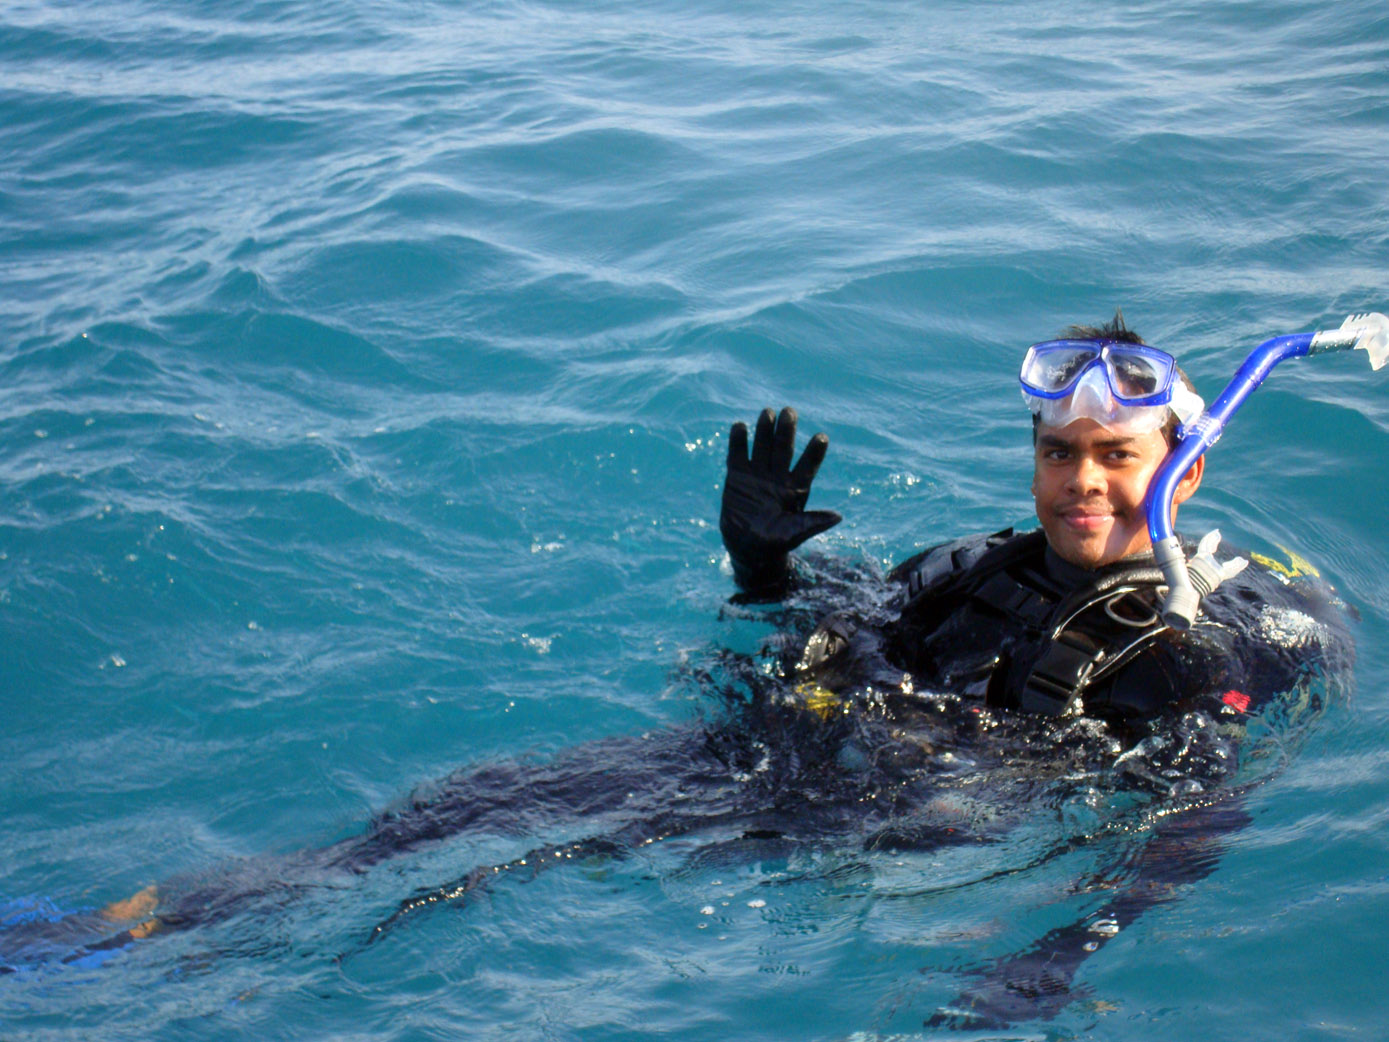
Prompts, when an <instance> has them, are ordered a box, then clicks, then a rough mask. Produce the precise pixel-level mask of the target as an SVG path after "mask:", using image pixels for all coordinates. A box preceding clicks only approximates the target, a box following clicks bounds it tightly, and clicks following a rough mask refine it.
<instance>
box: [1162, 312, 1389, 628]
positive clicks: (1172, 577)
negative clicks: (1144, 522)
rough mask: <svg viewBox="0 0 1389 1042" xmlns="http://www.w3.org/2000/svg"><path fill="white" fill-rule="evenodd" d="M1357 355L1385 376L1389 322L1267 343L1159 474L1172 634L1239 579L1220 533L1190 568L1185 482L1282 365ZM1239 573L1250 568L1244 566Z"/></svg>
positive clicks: (1188, 431)
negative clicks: (1180, 531) (1221, 555)
mask: <svg viewBox="0 0 1389 1042" xmlns="http://www.w3.org/2000/svg"><path fill="white" fill-rule="evenodd" d="M1355 348H1360V349H1362V350H1364V351H1365V353H1366V354H1368V355H1369V356H1370V367H1371V368H1372V369H1379V368H1380V367H1381V366H1383V365H1384V364H1385V362H1386V361H1389V318H1386V317H1385V316H1384V315H1381V314H1379V313H1378V312H1372V313H1366V314H1360V315H1351V316H1350V317H1349V318H1347V319H1346V320H1345V321H1344V322H1342V323H1341V327H1340V328H1339V329H1332V330H1323V331H1320V332H1316V333H1292V334H1289V335H1287V336H1276V337H1274V338H1272V339H1271V340H1265V341H1264V342H1263V343H1262V344H1260V345H1259V346H1258V347H1256V348H1255V349H1254V350H1253V351H1251V352H1250V354H1249V357H1248V358H1246V359H1245V360H1244V364H1243V365H1241V366H1240V367H1239V371H1238V372H1236V373H1235V375H1234V378H1233V379H1232V380H1231V381H1230V382H1229V384H1228V385H1226V387H1225V390H1223V391H1221V392H1220V397H1218V398H1217V399H1216V400H1215V401H1214V402H1213V403H1212V404H1211V407H1210V408H1209V409H1208V410H1206V411H1205V412H1203V413H1202V414H1201V416H1200V417H1199V418H1197V419H1196V420H1194V421H1193V422H1191V423H1189V424H1186V425H1184V426H1183V427H1182V429H1181V431H1180V432H1179V434H1178V441H1177V445H1176V448H1174V449H1173V450H1172V451H1171V452H1170V453H1169V454H1168V456H1167V459H1166V460H1164V461H1163V463H1162V466H1160V467H1159V468H1158V471H1157V473H1156V474H1154V475H1153V480H1152V482H1151V483H1150V484H1149V485H1148V497H1147V504H1148V535H1149V537H1150V538H1151V539H1152V542H1153V558H1154V559H1155V560H1156V562H1157V565H1158V567H1159V568H1161V569H1162V574H1163V577H1164V578H1165V579H1166V580H1167V588H1168V592H1167V597H1166V599H1165V600H1164V601H1163V604H1162V621H1163V622H1164V623H1166V624H1167V625H1168V626H1170V627H1171V628H1172V629H1174V630H1184V629H1187V628H1188V627H1190V625H1191V624H1192V621H1193V620H1194V619H1195V618H1196V612H1197V610H1198V609H1199V608H1200V604H1201V598H1202V597H1204V596H1205V595H1206V594H1208V593H1210V592H1211V591H1212V590H1214V589H1215V587H1216V586H1218V585H1219V584H1220V581H1221V579H1223V578H1229V576H1230V575H1231V574H1233V572H1231V571H1230V570H1229V565H1226V566H1224V567H1222V566H1221V565H1219V564H1217V563H1216V561H1215V548H1216V546H1217V545H1218V543H1219V541H1220V534H1219V533H1218V532H1211V533H1208V534H1207V536H1206V537H1205V538H1204V539H1202V540H1201V543H1200V545H1199V546H1198V547H1197V553H1196V555H1195V557H1193V559H1192V560H1191V562H1190V563H1188V561H1187V559H1186V555H1185V554H1184V553H1183V552H1182V547H1181V543H1180V542H1179V541H1178V539H1177V537H1176V534H1175V533H1174V532H1173V530H1172V500H1173V497H1174V496H1175V495H1176V491H1177V484H1178V483H1179V482H1180V481H1181V479H1182V475H1184V474H1185V473H1186V472H1187V471H1188V470H1189V469H1190V468H1191V465H1192V464H1193V463H1195V462H1196V460H1197V458H1198V457H1199V456H1200V455H1201V454H1202V453H1203V452H1205V451H1206V450H1207V449H1209V448H1210V447H1211V446H1212V445H1214V444H1215V443H1216V442H1217V441H1218V440H1219V439H1220V435H1221V433H1222V432H1223V431H1224V430H1225V425H1226V424H1227V423H1229V422H1230V418H1231V417H1232V416H1234V414H1235V412H1236V411H1237V410H1238V409H1239V407H1240V406H1241V405H1243V404H1244V401H1245V399H1246V398H1248V397H1249V396H1250V395H1251V394H1253V393H1254V391H1255V390H1256V389H1257V388H1258V386H1259V385H1260V384H1261V383H1263V381H1264V378H1265V377H1266V376H1268V374H1269V373H1270V372H1272V370H1273V367H1274V366H1276V365H1277V364H1278V363H1279V362H1283V361H1286V360H1287V359H1289V358H1301V357H1303V356H1304V355H1319V354H1324V353H1326V352H1329V351H1350V350H1352V349H1355ZM1238 567H1243V563H1242V562H1241V563H1240V565H1239V566H1238ZM1235 570H1236V571H1237V570H1238V569H1237V568H1236V569H1235Z"/></svg>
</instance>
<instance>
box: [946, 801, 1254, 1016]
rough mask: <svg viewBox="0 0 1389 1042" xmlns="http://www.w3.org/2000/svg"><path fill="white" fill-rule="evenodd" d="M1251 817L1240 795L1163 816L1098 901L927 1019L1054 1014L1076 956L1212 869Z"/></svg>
mask: <svg viewBox="0 0 1389 1042" xmlns="http://www.w3.org/2000/svg"><path fill="white" fill-rule="evenodd" d="M1249 820H1250V818H1249V815H1248V813H1247V812H1246V811H1245V809H1244V805H1243V802H1242V800H1240V799H1238V798H1233V799H1230V800H1228V801H1225V802H1222V803H1216V804H1212V805H1209V806H1202V807H1195V808H1192V809H1190V810H1187V811H1184V812H1182V813H1180V814H1173V815H1171V816H1169V817H1166V818H1164V819H1162V820H1161V821H1160V823H1159V824H1158V825H1157V827H1156V828H1155V829H1154V831H1153V837H1152V839H1151V840H1150V841H1149V842H1148V843H1146V844H1145V845H1144V846H1143V848H1142V849H1141V850H1140V851H1139V852H1138V853H1137V855H1136V856H1135V857H1134V859H1133V863H1132V865H1131V866H1130V867H1129V868H1128V871H1127V873H1126V875H1127V878H1126V879H1125V880H1124V881H1123V882H1121V883H1119V884H1118V885H1117V889H1116V891H1115V893H1114V896H1113V897H1111V898H1110V899H1109V900H1108V901H1106V902H1105V904H1104V905H1103V906H1102V907H1101V908H1099V909H1098V910H1097V911H1095V912H1092V913H1091V914H1090V915H1087V916H1086V917H1085V918H1084V919H1082V920H1081V921H1080V922H1077V923H1072V924H1070V925H1068V926H1062V927H1058V928H1057V929H1055V930H1052V931H1050V932H1049V933H1047V934H1046V935H1045V936H1044V937H1042V938H1041V939H1040V940H1038V941H1037V942H1036V943H1035V944H1034V945H1032V946H1031V947H1030V948H1028V949H1027V950H1026V951H1024V952H1021V953H1019V954H1017V955H1010V956H1007V957H1005V958H1002V959H999V960H997V961H996V962H994V963H992V964H991V965H989V966H988V967H987V968H985V969H984V970H982V971H981V973H980V976H981V980H980V981H979V982H978V983H977V984H976V985H974V986H972V987H970V988H968V989H966V990H965V991H964V992H962V993H961V994H960V995H959V996H958V997H957V998H956V999H955V1001H954V1002H953V1003H951V1004H950V1005H949V1006H947V1007H944V1008H942V1009H941V1010H940V1011H938V1012H937V1013H936V1014H935V1015H934V1016H932V1017H931V1018H930V1019H929V1020H928V1021H927V1024H928V1025H929V1026H953V1027H968V1028H981V1027H989V1028H1000V1027H1005V1026H1007V1025H1009V1024H1016V1023H1019V1022H1021V1021H1026V1020H1041V1019H1050V1018H1051V1017H1054V1016H1055V1015H1056V1014H1057V1013H1059V1012H1060V1011H1061V1010H1062V1008H1063V1007H1065V1006H1066V1005H1067V1003H1069V1002H1070V1001H1071V1000H1072V999H1073V998H1074V995H1073V994H1072V991H1071V981H1072V980H1073V979H1074V977H1075V974H1076V971H1077V970H1078V969H1079V968H1080V965H1081V963H1082V962H1084V961H1085V960H1086V959H1087V958H1089V957H1090V956H1091V955H1093V954H1094V953H1095V952H1097V951H1099V950H1100V949H1101V948H1103V947H1104V945H1105V943H1106V942H1107V941H1109V940H1110V939H1111V938H1113V937H1115V936H1117V935H1118V934H1120V933H1121V932H1123V931H1124V930H1126V929H1128V927H1130V926H1132V925H1133V923H1134V922H1135V921H1137V919H1138V917H1139V916H1141V915H1142V914H1143V913H1144V912H1146V911H1147V910H1148V909H1149V908H1153V907H1155V906H1156V905H1160V904H1165V903H1166V902H1168V901H1173V900H1176V898H1177V897H1178V896H1179V891H1180V888H1181V887H1182V886H1184V885H1186V884H1188V883H1194V882H1197V881H1198V880H1200V879H1204V878H1205V877H1206V876H1208V875H1210V873H1211V872H1213V871H1214V870H1215V867H1216V864H1217V863H1218V862H1219V860H1220V856H1221V854H1222V853H1223V842H1222V840H1223V839H1224V838H1225V837H1226V836H1228V835H1230V834H1231V833H1234V832H1236V831H1238V830H1239V829H1241V828H1243V827H1244V826H1245V825H1247V824H1248V823H1249ZM1102 885H1108V886H1114V885H1115V884H1113V883H1105V884H1102Z"/></svg>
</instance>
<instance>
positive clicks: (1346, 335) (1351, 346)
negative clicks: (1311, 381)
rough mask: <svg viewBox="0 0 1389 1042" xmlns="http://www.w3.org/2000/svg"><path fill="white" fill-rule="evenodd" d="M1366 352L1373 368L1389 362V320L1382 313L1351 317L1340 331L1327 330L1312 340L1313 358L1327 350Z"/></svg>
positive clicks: (1367, 313) (1366, 313) (1311, 350)
mask: <svg viewBox="0 0 1389 1042" xmlns="http://www.w3.org/2000/svg"><path fill="white" fill-rule="evenodd" d="M1357 349H1358V350H1361V351H1364V352H1365V353H1366V354H1367V355H1369V356H1370V368H1371V369H1379V368H1382V367H1383V365H1384V363H1385V362H1389V318H1385V317H1384V316H1383V315H1381V314H1380V313H1379V312H1378V311H1366V312H1364V313H1363V314H1359V315H1350V316H1348V317H1347V318H1346V320H1345V321H1344V322H1342V323H1341V326H1340V328H1339V329H1323V330H1321V331H1320V332H1319V333H1316V334H1314V335H1313V337H1312V343H1311V345H1310V346H1309V347H1308V349H1307V353H1308V354H1309V355H1319V354H1321V353H1322V352H1323V351H1353V350H1357Z"/></svg>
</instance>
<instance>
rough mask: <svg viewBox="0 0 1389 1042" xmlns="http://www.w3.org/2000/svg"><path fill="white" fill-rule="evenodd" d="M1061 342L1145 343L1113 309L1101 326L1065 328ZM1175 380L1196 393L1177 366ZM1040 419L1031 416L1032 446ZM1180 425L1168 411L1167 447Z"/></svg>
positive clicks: (1164, 429) (1120, 311)
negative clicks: (1104, 341) (1107, 319)
mask: <svg viewBox="0 0 1389 1042" xmlns="http://www.w3.org/2000/svg"><path fill="white" fill-rule="evenodd" d="M1061 338H1062V339H1063V340H1114V341H1117V342H1118V343H1121V344H1142V343H1144V342H1145V341H1144V340H1143V338H1142V337H1141V336H1139V335H1138V334H1137V333H1136V332H1135V331H1134V330H1132V329H1130V328H1129V327H1128V326H1127V325H1125V324H1124V312H1123V309H1122V308H1115V309H1114V317H1113V318H1111V319H1110V320H1109V321H1108V322H1106V323H1105V324H1104V325H1102V326H1067V327H1066V328H1065V329H1063V330H1062V331H1061ZM1177 378H1178V379H1179V380H1181V382H1182V383H1183V384H1184V385H1185V386H1186V389H1187V390H1188V391H1190V392H1191V393H1192V394H1195V393H1196V385H1195V384H1193V383H1192V382H1191V377H1189V376H1187V375H1186V371H1185V370H1184V369H1183V368H1182V367H1181V366H1177ZM1041 422H1042V419H1041V417H1040V416H1038V415H1037V414H1036V413H1035V412H1034V413H1033V414H1032V444H1034V445H1035V444H1037V427H1038V426H1039V425H1040V424H1041ZM1180 423H1181V421H1180V420H1179V419H1177V414H1176V413H1174V412H1172V411H1171V410H1168V414H1167V419H1166V420H1165V421H1164V422H1163V425H1162V436H1163V437H1164V438H1165V439H1167V447H1168V448H1169V449H1171V448H1172V446H1174V445H1175V444H1176V443H1177V427H1178V425H1179V424H1180Z"/></svg>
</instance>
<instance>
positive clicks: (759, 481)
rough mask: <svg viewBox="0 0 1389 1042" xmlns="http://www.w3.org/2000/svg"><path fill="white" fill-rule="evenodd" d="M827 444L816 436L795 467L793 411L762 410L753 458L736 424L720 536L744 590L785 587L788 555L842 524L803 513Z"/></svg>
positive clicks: (831, 516) (830, 516) (743, 427)
mask: <svg viewBox="0 0 1389 1042" xmlns="http://www.w3.org/2000/svg"><path fill="white" fill-rule="evenodd" d="M829 444H830V440H829V438H828V437H826V436H825V435H824V434H817V435H815V437H813V438H811V439H810V442H809V444H807V445H806V447H805V451H804V452H803V453H801V458H800V460H799V461H798V462H797V463H796V465H795V466H794V467H792V466H791V458H792V456H794V455H795V452H796V410H795V409H792V408H790V407H787V408H785V409H782V410H781V416H780V417H775V416H774V415H773V413H772V410H771V409H763V410H762V414H761V415H760V416H758V418H757V433H756V435H755V436H754V437H753V442H752V456H751V458H749V456H748V428H747V424H744V423H735V424H734V425H733V429H732V430H731V431H730V432H729V435H728V476H727V478H726V480H725V481H724V485H723V509H722V511H721V512H720V514H719V531H720V532H721V533H722V534H723V545H724V546H726V547H727V548H728V555H729V557H731V558H732V559H733V575H734V578H736V579H737V580H738V585H739V586H741V587H742V588H743V589H745V590H747V591H749V592H756V591H761V590H769V589H772V588H774V587H777V586H779V585H781V584H782V583H783V582H784V581H785V579H786V555H787V554H788V553H790V552H791V551H792V550H794V549H795V548H796V547H798V546H800V545H801V544H802V543H803V542H805V541H806V540H807V539H809V538H810V537H811V536H813V535H818V534H819V533H821V532H823V531H824V530H825V529H827V528H831V527H833V526H834V525H837V524H839V522H840V521H841V520H843V519H842V518H841V517H840V516H839V515H838V514H836V513H835V512H834V511H833V510H806V509H805V501H806V499H807V498H808V497H809V495H810V483H811V482H812V481H813V480H814V479H815V473H816V471H818V470H819V469H820V464H821V463H822V462H824V459H825V450H826V449H827V448H829Z"/></svg>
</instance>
